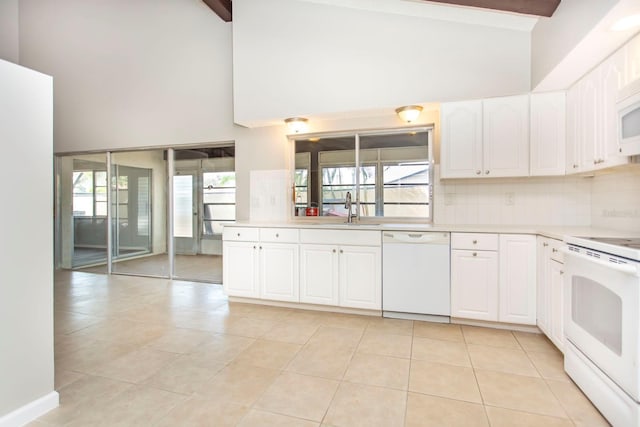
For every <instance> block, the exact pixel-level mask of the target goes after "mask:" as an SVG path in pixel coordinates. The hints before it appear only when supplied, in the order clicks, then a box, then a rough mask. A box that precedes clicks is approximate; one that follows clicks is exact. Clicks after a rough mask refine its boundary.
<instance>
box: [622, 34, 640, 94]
mask: <svg viewBox="0 0 640 427" xmlns="http://www.w3.org/2000/svg"><path fill="white" fill-rule="evenodd" d="M623 50H624V54H625V59H626V63H627V66H626V72H625V79H624V84H625V85H628V84H629V83H631V82H633V81H635V80H637V79H640V34H639V35H637V36H635V37H634V38H632V39H631V40H630V41H629V43H627V44H626V45H625V47H624V49H623Z"/></svg>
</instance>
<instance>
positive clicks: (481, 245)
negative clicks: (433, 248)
mask: <svg viewBox="0 0 640 427" xmlns="http://www.w3.org/2000/svg"><path fill="white" fill-rule="evenodd" d="M451 249H469V250H473V249H477V250H481V251H497V250H498V235H497V234H490V233H451Z"/></svg>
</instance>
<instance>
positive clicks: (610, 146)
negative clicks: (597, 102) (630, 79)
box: [596, 50, 628, 168]
mask: <svg viewBox="0 0 640 427" xmlns="http://www.w3.org/2000/svg"><path fill="white" fill-rule="evenodd" d="M624 59H625V57H624V51H623V50H621V51H618V52H616V53H615V54H613V55H612V56H611V57H609V58H608V59H607V60H606V61H605V62H603V63H602V65H601V66H600V84H601V86H600V91H601V94H602V97H601V99H602V101H601V107H600V108H601V110H602V113H601V114H600V115H599V118H600V120H601V121H602V127H601V131H602V132H601V135H600V138H599V139H598V144H597V145H596V163H597V164H596V166H597V168H604V167H611V166H616V165H621V164H624V163H627V162H628V158H627V157H626V156H622V155H621V152H622V150H621V149H620V145H619V144H618V112H617V109H616V102H617V100H618V99H617V98H618V90H620V89H621V88H622V86H623V83H624V65H625V64H624Z"/></svg>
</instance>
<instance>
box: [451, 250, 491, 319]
mask: <svg viewBox="0 0 640 427" xmlns="http://www.w3.org/2000/svg"><path fill="white" fill-rule="evenodd" d="M451 316H452V317H460V318H465V319H478V320H489V321H497V320H498V253H497V252H495V251H467V250H452V251H451Z"/></svg>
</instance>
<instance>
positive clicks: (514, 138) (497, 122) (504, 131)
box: [482, 95, 529, 177]
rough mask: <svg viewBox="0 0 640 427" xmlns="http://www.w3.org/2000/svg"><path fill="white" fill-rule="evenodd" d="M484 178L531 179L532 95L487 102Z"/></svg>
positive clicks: (483, 123) (484, 104) (484, 125)
mask: <svg viewBox="0 0 640 427" xmlns="http://www.w3.org/2000/svg"><path fill="white" fill-rule="evenodd" d="M482 105H483V109H482V118H483V119H482V135H483V139H482V142H483V164H484V170H483V171H482V173H483V175H484V176H488V177H496V176H498V177H504V176H528V175H529V95H521V96H509V97H504V98H492V99H485V100H484V101H483V104H482Z"/></svg>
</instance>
